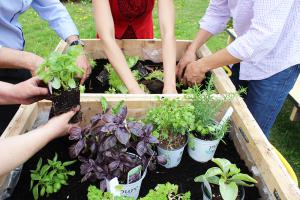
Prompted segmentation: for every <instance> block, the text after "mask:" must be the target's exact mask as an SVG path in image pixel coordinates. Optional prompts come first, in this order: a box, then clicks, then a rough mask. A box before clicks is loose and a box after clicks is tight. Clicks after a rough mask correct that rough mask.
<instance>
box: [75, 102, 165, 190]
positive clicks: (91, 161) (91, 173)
mask: <svg viewBox="0 0 300 200" xmlns="http://www.w3.org/2000/svg"><path fill="white" fill-rule="evenodd" d="M105 105H107V104H105ZM102 108H103V112H102V113H99V114H97V115H95V116H93V117H92V118H91V120H90V122H91V123H90V124H89V125H88V126H86V127H85V128H80V127H74V128H72V129H71V131H70V136H69V139H70V140H73V141H76V143H75V144H73V145H72V146H71V147H70V149H69V153H70V156H71V157H72V158H75V157H78V159H79V160H80V161H81V162H82V164H81V166H80V171H81V174H82V175H83V178H82V181H86V180H89V181H93V182H94V181H97V180H99V181H100V188H101V189H102V190H105V189H106V179H107V180H111V179H112V178H114V177H118V179H119V181H120V182H121V183H122V182H123V183H126V179H127V173H128V172H129V171H130V170H131V169H133V168H134V167H136V166H138V165H141V166H142V167H143V170H146V167H147V166H148V168H149V169H150V170H154V169H155V165H156V163H157V162H158V163H160V164H165V163H166V159H165V158H164V157H161V156H157V153H156V152H155V151H153V149H152V148H153V145H156V144H158V142H159V141H158V140H157V138H155V137H153V136H152V135H151V133H152V129H153V127H152V125H150V124H149V125H144V124H143V123H141V122H135V121H131V122H127V120H126V116H127V107H126V106H122V107H120V109H119V112H117V113H116V114H111V113H110V112H109V111H110V109H107V108H106V106H103V104H102Z"/></svg>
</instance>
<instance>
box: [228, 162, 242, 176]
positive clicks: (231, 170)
mask: <svg viewBox="0 0 300 200" xmlns="http://www.w3.org/2000/svg"><path fill="white" fill-rule="evenodd" d="M240 171H241V170H240V169H239V168H237V166H236V165H235V164H231V165H230V166H229V173H228V177H229V176H232V175H235V174H238V173H240Z"/></svg>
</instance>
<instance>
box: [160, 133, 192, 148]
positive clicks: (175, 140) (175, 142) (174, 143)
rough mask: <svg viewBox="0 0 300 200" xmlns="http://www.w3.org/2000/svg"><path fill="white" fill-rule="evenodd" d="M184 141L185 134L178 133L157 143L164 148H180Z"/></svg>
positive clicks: (185, 139)
mask: <svg viewBox="0 0 300 200" xmlns="http://www.w3.org/2000/svg"><path fill="white" fill-rule="evenodd" d="M186 141H187V137H186V136H183V135H178V136H177V137H169V138H168V140H163V141H161V142H160V144H159V145H160V147H162V148H164V149H180V148H181V147H183V146H184V145H185V143H186Z"/></svg>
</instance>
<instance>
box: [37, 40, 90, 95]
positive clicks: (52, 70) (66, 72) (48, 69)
mask: <svg viewBox="0 0 300 200" xmlns="http://www.w3.org/2000/svg"><path fill="white" fill-rule="evenodd" d="M82 52H83V50H82V47H80V46H72V47H70V48H68V51H67V53H65V54H62V53H59V52H53V53H51V54H50V56H49V57H48V58H47V59H46V60H45V62H44V63H43V64H42V65H41V66H40V67H39V68H38V70H37V75H38V77H39V78H40V79H41V80H43V81H44V82H45V83H46V84H48V83H50V84H51V86H52V87H53V88H54V89H60V88H61V87H62V88H63V89H64V90H68V89H70V88H76V87H77V86H78V83H76V81H75V78H76V76H77V75H83V73H84V71H83V69H81V68H80V67H78V66H77V64H76V59H77V57H78V56H79V55H80V54H82Z"/></svg>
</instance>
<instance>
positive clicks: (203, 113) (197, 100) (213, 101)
mask: <svg viewBox="0 0 300 200" xmlns="http://www.w3.org/2000/svg"><path fill="white" fill-rule="evenodd" d="M241 92H243V91H241ZM184 93H185V94H186V97H187V98H188V99H190V100H192V104H193V106H194V107H195V109H194V111H195V112H194V115H195V125H194V129H195V131H196V133H197V134H199V135H202V136H205V135H208V134H210V135H211V136H212V138H213V139H221V138H222V137H223V136H224V134H225V133H226V132H227V131H228V128H229V123H228V122H227V123H224V124H223V126H221V127H220V126H218V124H216V123H215V121H214V120H215V118H216V115H217V114H218V113H219V112H220V111H221V109H222V107H223V106H224V104H225V103H226V102H228V101H230V100H232V99H233V98H234V97H236V96H238V95H239V93H232V94H225V95H223V96H222V98H220V97H216V96H215V95H216V94H217V92H216V91H215V89H214V86H213V79H212V78H211V79H210V80H209V81H208V85H207V87H206V89H204V90H200V87H198V86H194V87H193V88H189V89H187V90H185V91H184Z"/></svg>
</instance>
